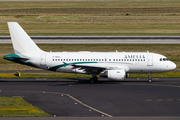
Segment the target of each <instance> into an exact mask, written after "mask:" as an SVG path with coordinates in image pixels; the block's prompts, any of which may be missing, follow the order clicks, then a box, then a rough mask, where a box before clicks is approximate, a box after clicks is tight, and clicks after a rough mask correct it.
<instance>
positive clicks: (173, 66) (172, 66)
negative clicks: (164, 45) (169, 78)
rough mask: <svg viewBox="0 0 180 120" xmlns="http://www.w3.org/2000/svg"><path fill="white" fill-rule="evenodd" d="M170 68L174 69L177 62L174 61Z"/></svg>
mask: <svg viewBox="0 0 180 120" xmlns="http://www.w3.org/2000/svg"><path fill="white" fill-rule="evenodd" d="M170 68H171V69H172V70H174V69H176V64H175V63H173V62H171V65H170Z"/></svg>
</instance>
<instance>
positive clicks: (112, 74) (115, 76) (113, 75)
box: [107, 69, 126, 80]
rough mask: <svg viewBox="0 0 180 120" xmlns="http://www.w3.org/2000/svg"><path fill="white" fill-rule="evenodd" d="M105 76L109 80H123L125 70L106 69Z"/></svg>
mask: <svg viewBox="0 0 180 120" xmlns="http://www.w3.org/2000/svg"><path fill="white" fill-rule="evenodd" d="M107 77H108V79H109V80H124V79H125V77H126V72H125V70H123V69H122V70H108V71H107Z"/></svg>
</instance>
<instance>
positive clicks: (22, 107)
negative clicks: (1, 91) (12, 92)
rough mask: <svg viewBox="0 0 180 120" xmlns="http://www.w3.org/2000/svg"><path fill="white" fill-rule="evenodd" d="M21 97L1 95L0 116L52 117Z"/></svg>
mask: <svg viewBox="0 0 180 120" xmlns="http://www.w3.org/2000/svg"><path fill="white" fill-rule="evenodd" d="M50 116H51V115H49V114H47V113H45V112H43V111H42V110H40V109H39V108H36V107H33V106H32V105H31V104H29V103H27V102H26V101H24V99H22V98H20V97H0V117H50Z"/></svg>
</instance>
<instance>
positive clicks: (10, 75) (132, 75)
mask: <svg viewBox="0 0 180 120" xmlns="http://www.w3.org/2000/svg"><path fill="white" fill-rule="evenodd" d="M179 76H180V72H165V73H152V74H151V77H152V78H179ZM91 77H92V76H91V75H86V74H74V73H22V74H21V76H16V75H15V74H13V73H3V74H0V78H91ZM98 77H99V76H98ZM129 78H148V74H140V73H139V74H135V73H130V74H129Z"/></svg>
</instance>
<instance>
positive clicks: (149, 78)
mask: <svg viewBox="0 0 180 120" xmlns="http://www.w3.org/2000/svg"><path fill="white" fill-rule="evenodd" d="M148 82H149V83H151V82H152V78H151V73H148Z"/></svg>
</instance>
